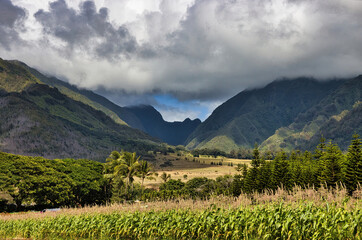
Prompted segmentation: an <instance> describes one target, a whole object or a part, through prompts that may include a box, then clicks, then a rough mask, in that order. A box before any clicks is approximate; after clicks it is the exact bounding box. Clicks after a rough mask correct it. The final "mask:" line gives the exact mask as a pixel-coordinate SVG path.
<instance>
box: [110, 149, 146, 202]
mask: <svg viewBox="0 0 362 240" xmlns="http://www.w3.org/2000/svg"><path fill="white" fill-rule="evenodd" d="M139 159H140V157H137V155H136V153H135V152H134V153H130V152H123V151H122V152H121V153H119V152H117V151H113V152H112V153H111V155H110V156H109V157H108V158H107V160H106V161H107V163H106V174H107V175H106V177H108V178H110V179H112V187H113V188H114V189H115V190H118V193H120V188H122V187H123V186H124V189H125V194H126V197H128V193H129V190H130V189H131V190H133V181H134V177H135V176H136V174H137V173H138V170H139V167H140V164H139V162H138V161H139ZM123 180H125V182H123Z"/></svg>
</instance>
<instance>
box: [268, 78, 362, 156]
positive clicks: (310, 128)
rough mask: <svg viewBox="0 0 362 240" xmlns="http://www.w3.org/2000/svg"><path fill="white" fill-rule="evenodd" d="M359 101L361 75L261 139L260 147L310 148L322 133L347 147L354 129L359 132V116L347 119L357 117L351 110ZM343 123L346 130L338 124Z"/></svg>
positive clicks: (361, 99)
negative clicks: (290, 122)
mask: <svg viewBox="0 0 362 240" xmlns="http://www.w3.org/2000/svg"><path fill="white" fill-rule="evenodd" d="M358 101H362V76H359V77H357V78H354V79H350V80H346V81H344V84H343V85H341V86H340V87H339V88H337V89H336V90H335V91H333V92H332V93H331V94H329V95H328V96H326V97H325V98H323V99H322V100H321V101H320V102H319V103H318V104H316V105H315V106H313V107H312V108H310V109H308V110H307V111H306V112H303V113H301V114H300V115H299V116H298V117H297V118H296V119H295V121H294V122H293V123H292V124H290V125H289V126H286V127H282V128H280V129H278V130H277V131H276V132H275V134H273V135H272V136H270V137H269V138H268V139H267V140H266V141H264V142H263V143H262V145H261V148H262V149H263V150H278V149H280V148H284V149H288V150H291V149H294V148H301V149H308V148H311V147H312V146H315V144H316V143H317V144H318V141H319V139H320V137H321V136H322V135H323V136H324V137H325V138H327V139H330V140H333V141H335V142H336V143H338V145H339V146H341V147H342V148H344V147H347V146H348V144H349V142H350V137H351V136H352V134H353V131H357V132H358V131H359V130H360V128H361V127H360V126H358V125H356V122H358V118H357V119H355V120H353V121H346V119H354V118H356V117H358V114H357V113H358V111H351V110H352V108H353V106H354V105H356V103H357V102H358ZM351 114H352V115H353V116H351ZM347 116H348V117H347ZM346 117H347V118H346ZM346 122H347V123H350V126H347V125H346ZM342 123H343V130H342V129H341V126H339V124H342ZM347 130H349V131H347ZM336 131H339V133H337V132H336ZM342 133H344V134H345V135H343V134H342ZM340 134H342V135H340ZM316 139H318V140H316Z"/></svg>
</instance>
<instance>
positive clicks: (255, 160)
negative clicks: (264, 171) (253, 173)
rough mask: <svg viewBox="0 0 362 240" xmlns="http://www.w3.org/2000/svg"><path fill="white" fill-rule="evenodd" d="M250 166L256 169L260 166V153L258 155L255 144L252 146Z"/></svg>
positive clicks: (257, 147)
mask: <svg viewBox="0 0 362 240" xmlns="http://www.w3.org/2000/svg"><path fill="white" fill-rule="evenodd" d="M251 166H252V167H253V168H258V167H259V166H260V153H259V146H258V144H257V143H255V145H254V150H253V159H252V160H251Z"/></svg>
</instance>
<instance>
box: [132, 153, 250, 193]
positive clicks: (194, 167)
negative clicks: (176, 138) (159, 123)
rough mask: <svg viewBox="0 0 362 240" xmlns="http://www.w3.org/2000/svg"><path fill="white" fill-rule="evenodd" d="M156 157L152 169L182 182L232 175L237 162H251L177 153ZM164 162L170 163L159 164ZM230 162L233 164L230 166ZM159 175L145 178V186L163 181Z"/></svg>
mask: <svg viewBox="0 0 362 240" xmlns="http://www.w3.org/2000/svg"><path fill="white" fill-rule="evenodd" d="M156 159H157V160H156V162H157V163H158V164H156V165H155V166H154V170H155V172H156V173H158V175H159V176H160V175H161V174H162V173H163V172H165V173H167V174H171V178H172V179H175V180H177V179H181V180H182V181H184V182H185V181H187V180H190V179H192V178H195V177H207V178H210V179H216V178H217V177H220V176H224V175H226V174H230V175H233V174H236V173H237V171H236V170H235V167H236V165H237V164H248V165H249V164H250V162H251V160H247V159H232V158H221V157H218V158H213V157H207V156H201V157H192V156H191V155H189V156H177V154H168V155H162V154H157V156H156ZM165 162H169V164H170V165H169V166H161V165H162V164H164V163H165ZM211 162H214V163H219V162H221V163H222V164H223V165H211ZM231 163H232V165H233V166H230V164H231ZM166 165H167V164H166ZM228 165H229V166H228ZM185 175H187V177H186V178H185V177H184V176H185ZM159 176H158V177H155V180H147V179H146V180H145V182H144V184H145V187H148V188H157V187H158V186H159V185H160V184H161V183H162V182H163V181H162V179H161V178H160V177H159ZM138 181H139V180H138Z"/></svg>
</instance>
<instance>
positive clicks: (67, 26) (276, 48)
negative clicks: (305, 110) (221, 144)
mask: <svg viewBox="0 0 362 240" xmlns="http://www.w3.org/2000/svg"><path fill="white" fill-rule="evenodd" d="M49 1H53V0H49ZM29 2H30V3H29ZM40 2H43V1H39V2H38V1H24V0H18V3H19V4H20V3H23V4H24V6H27V5H28V6H29V5H31V4H32V3H34V5H37V4H38V3H39V4H38V5H37V6H36V7H34V9H33V12H32V13H31V14H32V15H33V13H35V12H36V14H35V15H34V17H35V19H34V18H32V16H31V17H29V18H27V21H29V22H27V21H26V23H30V24H28V25H27V26H30V27H33V28H34V29H31V30H29V36H31V37H32V38H31V39H32V40H31V42H30V41H27V43H28V45H30V46H32V48H30V47H28V46H26V47H24V46H23V48H21V47H22V46H21V45H18V46H19V47H17V48H15V47H12V48H11V50H12V51H11V53H12V54H8V58H17V59H19V60H22V61H24V62H27V63H29V64H32V66H34V67H36V68H39V69H40V70H42V71H44V72H47V73H49V74H50V75H56V76H58V77H65V78H66V79H69V81H70V82H71V83H73V84H76V85H78V86H80V87H83V88H88V89H93V90H96V89H101V88H102V89H103V90H104V91H103V93H104V94H105V95H107V91H109V92H110V93H109V96H110V97H112V99H115V101H117V102H118V103H121V104H123V105H128V104H132V103H133V102H135V103H143V102H146V103H147V102H152V96H153V95H154V94H160V95H172V96H173V97H176V98H178V100H181V101H184V102H190V101H200V102H202V103H210V102H220V101H222V100H225V99H227V98H229V97H231V96H232V95H234V94H236V93H238V92H240V91H242V90H243V89H246V88H254V87H261V86H263V85H265V84H267V83H269V82H271V81H273V80H274V79H277V78H280V77H289V78H293V77H299V76H313V77H315V78H330V77H350V76H353V75H358V74H361V73H362V70H361V66H362V47H361V42H362V1H360V0H343V1H341V0H325V1H313V0H152V1H149V0H138V1H134V0H122V1H121V0H106V1H103V0H99V1H95V2H96V3H97V6H95V4H94V3H93V2H92V1H85V2H84V1H82V0H67V1H64V0H57V1H55V2H53V3H50V5H49V9H48V10H39V11H38V9H39V8H44V6H43V5H41V4H40ZM0 3H1V4H2V5H4V3H7V5H9V3H10V2H9V1H4V0H0ZM14 3H15V0H14ZM35 3H37V4H35ZM67 3H68V4H67ZM71 3H72V4H71ZM78 3H80V5H79V8H77V7H75V6H76V5H77V4H78ZM10 5H11V6H13V5H12V4H11V3H10ZM70 5H71V6H72V7H70ZM151 5H152V6H151ZM40 6H42V7H40ZM101 6H105V7H107V8H100V7H101ZM13 7H14V8H15V9H16V7H15V6H13ZM2 9H4V8H3V7H2ZM29 9H30V8H29ZM29 9H28V11H29ZM10 13H11V16H15V17H7V18H6V21H4V20H1V21H4V22H3V23H1V24H2V25H1V26H5V25H6V27H5V28H6V29H7V30H8V31H9V30H13V29H16V25H17V22H18V21H19V20H21V19H22V18H24V14H22V11H21V9H20V11H19V10H18V12H17V11H15V12H14V11H13V12H11V11H10ZM10 13H9V14H10ZM2 16H3V15H2ZM14 19H15V20H14ZM31 21H34V22H35V23H34V24H32V23H33V22H31ZM38 23H40V24H38ZM4 24H5V25H4ZM12 26H14V27H12ZM39 28H40V29H39ZM1 29H4V27H1V28H0V30H1ZM13 31H14V32H13V33H15V30H13ZM32 34H34V35H37V36H35V37H33V36H32ZM10 35H11V34H10ZM4 36H5V35H4V34H2V33H1V36H0V39H4ZM21 36H23V37H24V35H23V34H21ZM27 36H28V35H27ZM24 38H25V37H24ZM7 42H8V44H9V41H7ZM43 43H46V44H43ZM0 45H1V44H0ZM2 46H4V43H2ZM0 47H1V46H0ZM0 50H2V49H0ZM64 53H65V54H64ZM117 91H119V94H120V95H122V96H121V97H117ZM132 96H133V97H132ZM142 96H145V97H142ZM137 99H141V100H140V101H138V100H137ZM167 110H170V109H167ZM171 110H172V109H171ZM171 110H170V112H171ZM172 114H173V113H172Z"/></svg>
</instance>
